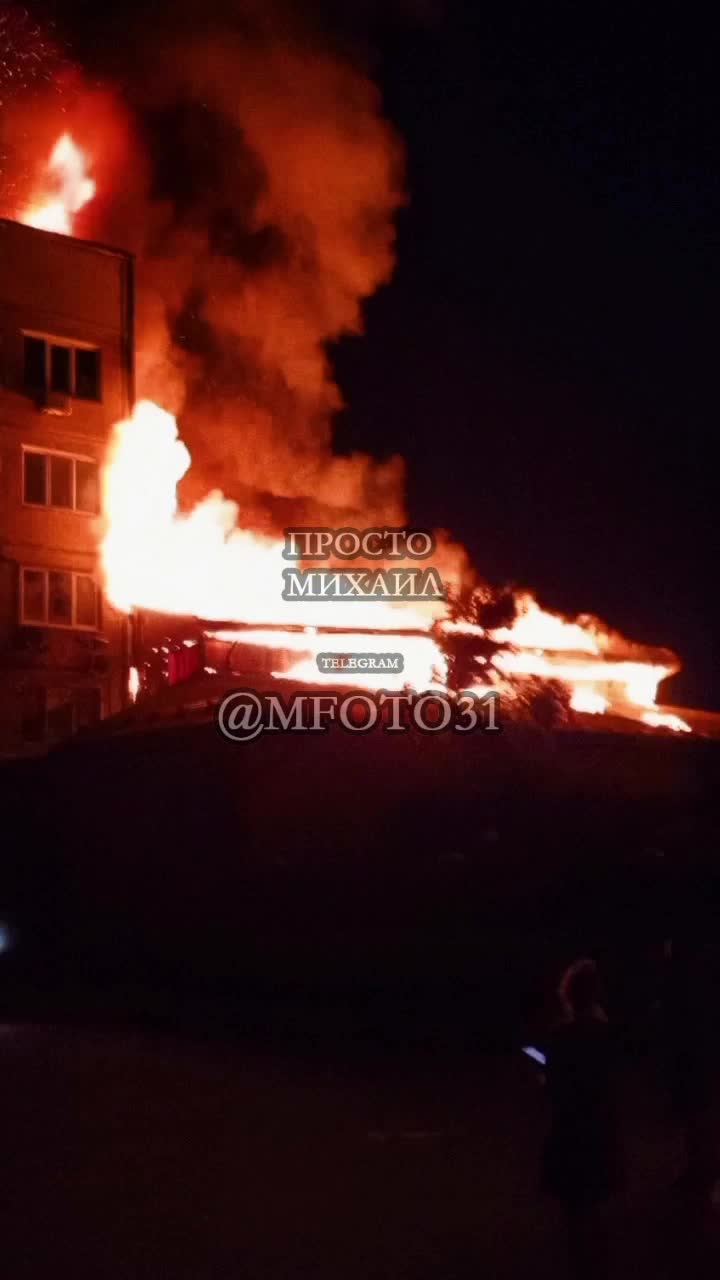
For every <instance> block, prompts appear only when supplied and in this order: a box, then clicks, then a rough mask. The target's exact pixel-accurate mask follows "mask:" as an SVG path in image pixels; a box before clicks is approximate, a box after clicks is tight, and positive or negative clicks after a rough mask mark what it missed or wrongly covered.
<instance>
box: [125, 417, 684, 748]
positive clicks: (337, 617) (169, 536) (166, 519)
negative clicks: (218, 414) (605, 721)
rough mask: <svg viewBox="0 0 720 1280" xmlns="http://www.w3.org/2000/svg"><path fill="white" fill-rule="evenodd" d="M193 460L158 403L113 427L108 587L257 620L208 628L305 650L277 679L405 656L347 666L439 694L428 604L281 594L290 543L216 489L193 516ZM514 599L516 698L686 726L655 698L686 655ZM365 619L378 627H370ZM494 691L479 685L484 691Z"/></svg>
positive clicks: (311, 677)
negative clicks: (529, 695)
mask: <svg viewBox="0 0 720 1280" xmlns="http://www.w3.org/2000/svg"><path fill="white" fill-rule="evenodd" d="M189 466H190V454H189V452H188V450H187V448H186V446H185V445H184V444H183V442H182V440H181V439H180V438H179V436H178V429H177V423H176V421H175V419H174V417H173V416H172V415H171V414H169V413H167V412H166V411H165V410H164V409H161V408H160V407H159V406H158V405H156V404H153V403H152V402H151V401H148V400H145V401H141V402H140V403H138V404H137V405H136V406H135V409H134V411H133V414H132V417H131V418H128V419H126V420H125V421H123V422H119V423H117V424H116V426H115V430H114V435H113V440H112V443H111V447H110V451H109V456H108V461H107V465H106V467H105V469H104V473H103V500H104V501H103V510H104V516H105V521H106V532H105V536H104V539H103V543H102V557H103V564H104V569H105V576H106V589H107V594H108V597H109V599H110V601H111V603H112V604H114V605H115V607H116V608H118V609H120V610H122V611H125V612H129V611H130V610H131V609H133V608H145V609H150V610H153V611H156V612H159V613H166V614H175V615H178V616H195V617H199V618H204V619H213V618H214V619H223V620H224V621H226V622H228V623H232V622H238V623H240V622H242V623H245V624H247V623H250V624H257V627H256V629H255V630H244V631H235V630H232V629H230V630H228V629H218V630H212V631H208V633H207V634H208V635H209V636H211V637H213V638H215V639H218V640H227V641H230V642H231V643H233V644H239V645H242V644H255V645H264V646H266V647H268V648H275V649H278V650H283V651H284V652H285V653H286V654H289V653H291V652H296V653H297V655H298V657H297V661H295V662H294V663H290V665H289V667H288V669H287V670H285V671H277V672H275V673H274V674H275V675H278V676H280V675H283V676H285V677H286V678H293V679H295V680H298V681H302V682H312V683H321V682H322V681H323V680H325V681H326V682H327V681H332V682H333V683H335V684H337V683H341V682H342V681H343V675H342V674H341V673H340V672H339V671H332V672H328V673H324V674H321V673H320V672H318V668H317V663H316V661H315V659H316V657H317V655H318V653H320V652H321V651H323V650H325V651H328V650H330V651H335V650H338V651H340V650H341V651H343V652H353V651H362V652H364V653H371V652H376V653H387V652H397V653H401V654H402V655H403V659H404V670H403V673H402V675H397V676H395V675H393V674H389V673H388V672H383V673H373V674H366V673H363V672H353V673H352V674H350V673H349V672H347V673H345V674H344V679H345V681H346V682H347V683H349V684H353V685H357V686H360V687H367V688H392V687H395V688H397V687H401V686H403V685H406V684H409V685H412V686H413V687H415V688H418V689H428V688H433V687H437V686H438V685H442V684H443V683H444V682H445V680H446V679H447V662H446V659H445V655H444V654H443V652H442V651H441V649H440V648H439V647H438V645H437V644H436V641H435V639H434V637H433V636H432V635H431V633H430V629H431V625H432V621H433V618H432V616H431V614H429V613H428V611H427V609H423V608H422V607H420V606H417V605H410V604H408V605H402V604H394V605H393V604H390V603H383V602H380V601H378V600H375V599H373V600H368V601H366V602H363V601H362V600H357V599H353V600H352V601H351V602H346V601H342V600H335V601H333V604H332V612H331V613H329V611H328V610H329V606H328V604H327V603H318V602H312V601H308V600H304V599H299V600H292V601H290V600H283V599H282V596H281V584H282V570H283V568H285V567H286V561H285V560H284V558H283V554H282V552H283V544H282V542H280V541H279V540H278V539H277V538H270V537H266V536H262V535H259V534H255V533H252V532H251V531H249V530H246V529H242V528H241V527H239V526H238V508H237V506H236V504H235V503H234V502H230V501H228V500H227V499H226V498H224V497H223V495H222V494H221V493H219V492H213V493H210V494H208V495H207V497H205V498H204V499H203V500H202V502H200V503H198V505H197V506H195V507H194V508H193V510H192V511H190V512H189V513H187V514H183V513H180V512H179V511H178V504H177V485H178V483H179V482H180V480H181V479H182V477H183V476H184V475H185V473H186V471H187V470H188V468H189ZM516 604H517V614H516V617H515V619H514V621H513V623H512V626H510V627H502V628H498V629H496V630H495V631H492V632H490V633H489V634H490V638H491V640H493V641H494V642H495V643H496V644H498V645H500V646H501V648H500V650H499V652H498V653H496V654H495V655H494V657H493V659H492V662H493V666H494V668H495V671H496V672H497V673H498V678H499V679H500V680H501V681H502V679H503V677H505V678H506V685H507V689H508V692H509V693H510V696H512V683H513V679H517V678H518V677H519V678H522V677H523V676H542V677H546V678H554V679H556V680H561V681H563V682H564V683H566V684H567V685H569V687H570V689H571V692H572V699H571V705H572V707H573V708H574V709H575V710H576V711H579V712H584V713H586V714H593V715H601V714H603V713H604V712H607V711H610V710H612V711H614V712H615V713H617V714H620V715H626V716H630V717H631V718H634V719H637V720H641V721H642V722H643V723H645V724H647V725H649V726H651V727H658V728H666V729H673V730H676V731H684V730H687V729H688V727H689V726H687V725H686V724H685V722H684V721H682V720H681V719H680V718H679V717H678V716H674V715H671V714H667V713H662V712H659V711H658V710H657V708H656V705H655V699H656V696H657V689H658V685H659V683H660V681H661V680H663V679H664V678H665V677H666V676H668V675H670V674H671V673H672V672H673V671H674V670H675V669H676V665H677V664H674V665H668V663H667V662H665V661H659V660H658V659H657V658H655V660H653V657H652V655H650V654H648V655H647V657H646V658H645V659H643V658H642V656H641V655H638V654H637V646H632V645H629V644H628V643H627V642H626V641H623V640H622V637H617V636H613V635H612V633H610V632H608V631H605V630H603V629H602V625H601V624H599V623H597V622H596V621H595V620H593V619H590V618H579V619H576V620H575V621H573V622H569V621H567V620H566V619H564V618H561V617H559V616H557V615H556V614H552V613H548V612H547V611H546V610H544V609H541V608H540V606H539V605H538V603H537V601H536V600H534V599H533V597H532V596H530V595H527V594H526V595H522V596H519V597H518V598H517V601H516ZM263 624H265V626H266V627H267V626H270V625H271V624H272V625H275V626H277V624H281V626H282V625H283V624H285V625H287V626H288V627H291V626H292V627H295V628H296V630H295V631H292V630H287V631H285V630H282V631H281V633H280V636H279V635H278V632H277V631H267V630H263ZM328 624H330V625H332V626H333V627H337V628H339V629H341V630H342V636H341V639H340V638H339V639H338V640H333V642H332V643H331V642H329V638H328V635H327V634H322V632H318V631H317V628H318V627H320V628H322V627H326V626H327V625H328ZM442 625H443V626H444V627H445V628H446V629H447V630H448V631H452V630H458V631H463V632H465V633H469V634H477V635H478V636H484V635H485V632H484V631H483V628H482V627H480V626H478V625H473V624H465V623H461V622H460V623H451V622H449V621H444V622H443V624H442ZM298 627H301V628H302V630H301V631H298V630H297V628H298ZM363 628H368V629H371V630H372V631H374V632H380V633H381V634H380V635H374V636H369V635H367V634H365V633H363V634H360V633H359V630H358V629H363ZM410 631H412V632H413V634H408V632H410ZM663 656H664V651H663ZM488 687H489V686H488V685H486V684H478V685H477V688H478V691H482V690H485V689H487V688H488Z"/></svg>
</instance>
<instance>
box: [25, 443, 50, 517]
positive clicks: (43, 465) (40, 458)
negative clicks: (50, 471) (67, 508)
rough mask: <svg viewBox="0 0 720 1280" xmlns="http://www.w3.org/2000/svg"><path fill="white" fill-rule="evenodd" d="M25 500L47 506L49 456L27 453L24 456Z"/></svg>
mask: <svg viewBox="0 0 720 1280" xmlns="http://www.w3.org/2000/svg"><path fill="white" fill-rule="evenodd" d="M23 496H24V500H25V502H36V503H39V504H42V506H45V503H46V502H47V457H46V455H45V454H44V453H26V454H25V457H24V494H23Z"/></svg>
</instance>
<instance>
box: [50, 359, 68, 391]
mask: <svg viewBox="0 0 720 1280" xmlns="http://www.w3.org/2000/svg"><path fill="white" fill-rule="evenodd" d="M50 388H51V390H52V391H63V392H64V393H65V395H66V396H69V395H70V393H71V392H72V350H71V348H70V347H51V348H50Z"/></svg>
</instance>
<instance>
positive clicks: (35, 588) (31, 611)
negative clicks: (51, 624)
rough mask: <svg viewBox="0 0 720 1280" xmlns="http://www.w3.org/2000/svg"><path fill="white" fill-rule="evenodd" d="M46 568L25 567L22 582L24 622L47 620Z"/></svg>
mask: <svg viewBox="0 0 720 1280" xmlns="http://www.w3.org/2000/svg"><path fill="white" fill-rule="evenodd" d="M45 578H46V574H45V570H44V569H24V570H23V584H22V597H23V598H22V620H23V622H44V621H45Z"/></svg>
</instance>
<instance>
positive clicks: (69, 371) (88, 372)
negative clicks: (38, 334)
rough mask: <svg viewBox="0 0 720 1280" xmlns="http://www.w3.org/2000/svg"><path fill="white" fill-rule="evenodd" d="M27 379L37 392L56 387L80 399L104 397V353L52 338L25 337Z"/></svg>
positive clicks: (96, 349) (59, 391)
mask: <svg viewBox="0 0 720 1280" xmlns="http://www.w3.org/2000/svg"><path fill="white" fill-rule="evenodd" d="M23 341H24V361H25V368H24V383H25V386H26V387H27V389H28V391H32V392H33V393H34V394H36V395H37V394H38V393H41V392H46V391H47V390H48V389H49V390H50V391H55V392H57V393H58V394H60V395H66V396H76V397H77V398H78V399H79V400H100V399H102V355H101V352H100V351H99V350H98V348H97V347H73V345H72V343H65V342H53V340H52V338H34V337H31V336H30V335H29V334H25V335H24V338H23Z"/></svg>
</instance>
